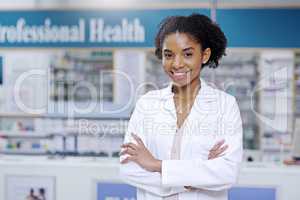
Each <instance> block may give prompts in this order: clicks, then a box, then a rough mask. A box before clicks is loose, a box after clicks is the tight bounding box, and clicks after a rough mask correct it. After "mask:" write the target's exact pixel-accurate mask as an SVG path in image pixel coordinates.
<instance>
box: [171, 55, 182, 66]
mask: <svg viewBox="0 0 300 200" xmlns="http://www.w3.org/2000/svg"><path fill="white" fill-rule="evenodd" d="M183 66H184V65H183V59H182V57H181V56H175V58H174V61H173V67H174V68H175V69H179V68H181V67H183Z"/></svg>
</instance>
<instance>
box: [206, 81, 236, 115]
mask: <svg viewBox="0 0 300 200" xmlns="http://www.w3.org/2000/svg"><path fill="white" fill-rule="evenodd" d="M205 95H206V96H207V97H209V98H208V99H216V101H215V102H216V103H217V104H218V107H219V108H221V112H222V113H223V112H224V111H225V110H228V109H231V108H232V107H238V106H237V101H236V98H235V97H234V96H233V95H231V94H229V93H227V92H225V91H223V90H220V89H218V88H215V87H214V86H210V85H209V84H207V85H206V89H205Z"/></svg>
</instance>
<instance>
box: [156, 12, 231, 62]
mask: <svg viewBox="0 0 300 200" xmlns="http://www.w3.org/2000/svg"><path fill="white" fill-rule="evenodd" d="M175 32H179V33H186V34H188V35H190V36H191V37H192V38H193V39H194V40H195V41H197V42H198V43H199V44H200V45H201V47H202V50H204V49H206V48H210V49H211V56H210V58H209V60H208V62H206V63H205V64H203V66H202V67H204V66H209V67H211V68H216V67H218V65H219V60H220V58H221V57H222V56H223V55H226V53H225V49H226V46H227V39H226V37H225V35H224V33H223V31H222V30H221V29H220V27H219V26H218V25H217V24H216V23H214V22H213V21H212V20H211V19H210V18H208V17H207V16H205V15H202V14H195V13H193V14H192V15H190V16H171V17H167V18H165V19H164V20H163V21H162V22H161V23H160V27H159V30H158V33H157V35H156V37H155V47H156V49H155V55H156V56H157V57H158V58H159V59H162V44H163V41H164V39H165V37H166V36H167V35H169V34H172V33H175Z"/></svg>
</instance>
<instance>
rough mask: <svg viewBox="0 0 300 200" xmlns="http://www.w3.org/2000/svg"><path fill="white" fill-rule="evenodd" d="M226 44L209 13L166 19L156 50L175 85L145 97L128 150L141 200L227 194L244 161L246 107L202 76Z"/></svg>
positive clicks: (127, 169) (126, 168)
mask: <svg viewBox="0 0 300 200" xmlns="http://www.w3.org/2000/svg"><path fill="white" fill-rule="evenodd" d="M226 42H227V41H226V38H225V36H224V33H223V32H222V31H221V29H220V28H219V27H218V26H217V25H216V24H215V23H213V22H212V21H211V20H210V19H209V18H208V17H206V16H204V15H200V14H193V15H190V16H187V17H186V16H173V17H168V18H166V19H165V20H164V21H163V22H162V23H161V26H160V29H159V31H158V33H157V36H156V40H155V45H156V51H155V53H156V55H157V57H158V58H159V59H162V64H163V67H164V70H165V72H166V74H167V75H168V76H169V77H170V79H171V83H170V85H169V86H168V87H167V88H164V89H162V90H155V91H151V92H148V93H147V94H145V95H144V96H142V97H141V98H140V99H139V100H138V102H137V104H136V107H135V110H134V112H133V114H132V116H131V119H130V122H129V126H128V132H127V134H126V136H125V141H124V144H123V145H122V151H121V155H122V156H121V165H120V175H121V177H122V179H123V180H124V181H125V182H127V183H129V184H131V185H133V186H135V187H137V189H138V190H137V199H138V200H161V199H168V200H169V199H174V200H190V199H191V200H217V199H218V200H225V199H227V190H228V189H229V188H230V187H231V186H232V185H233V184H234V183H235V182H236V180H237V175H238V171H239V165H240V163H241V160H242V152H243V149H242V121H241V118H240V112H239V108H238V105H237V103H236V100H235V98H234V97H233V96H231V95H229V94H226V93H225V92H222V91H220V90H218V89H215V88H212V87H210V86H209V85H207V84H206V83H205V82H204V81H203V80H202V79H200V73H201V69H202V68H203V67H205V66H209V67H213V68H216V67H217V66H218V64H219V59H220V58H221V57H222V56H223V55H224V54H225V48H226Z"/></svg>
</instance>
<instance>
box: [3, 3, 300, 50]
mask: <svg viewBox="0 0 300 200" xmlns="http://www.w3.org/2000/svg"><path fill="white" fill-rule="evenodd" d="M192 13H202V14H205V15H207V16H209V15H210V11H209V9H157V10H154V9H153V10H152V9H151V10H99V11H97V10H91V11H86V10H84V11H78V10H74V11H72V10H66V11H63V10H43V11H41V10H36V11H35V10H28V11H24V10H23V11H18V10H12V11H5V10H3V11H0V47H50V48H51V47H153V46H154V38H155V34H156V32H157V29H158V24H159V23H160V21H161V20H162V19H163V18H165V17H167V16H171V15H190V14H192ZM217 22H218V23H219V24H220V26H221V28H222V29H223V30H224V32H225V35H226V36H227V38H228V42H229V46H230V47H271V48H272V47H280V48H300V39H299V35H300V8H295V9H218V10H217Z"/></svg>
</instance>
